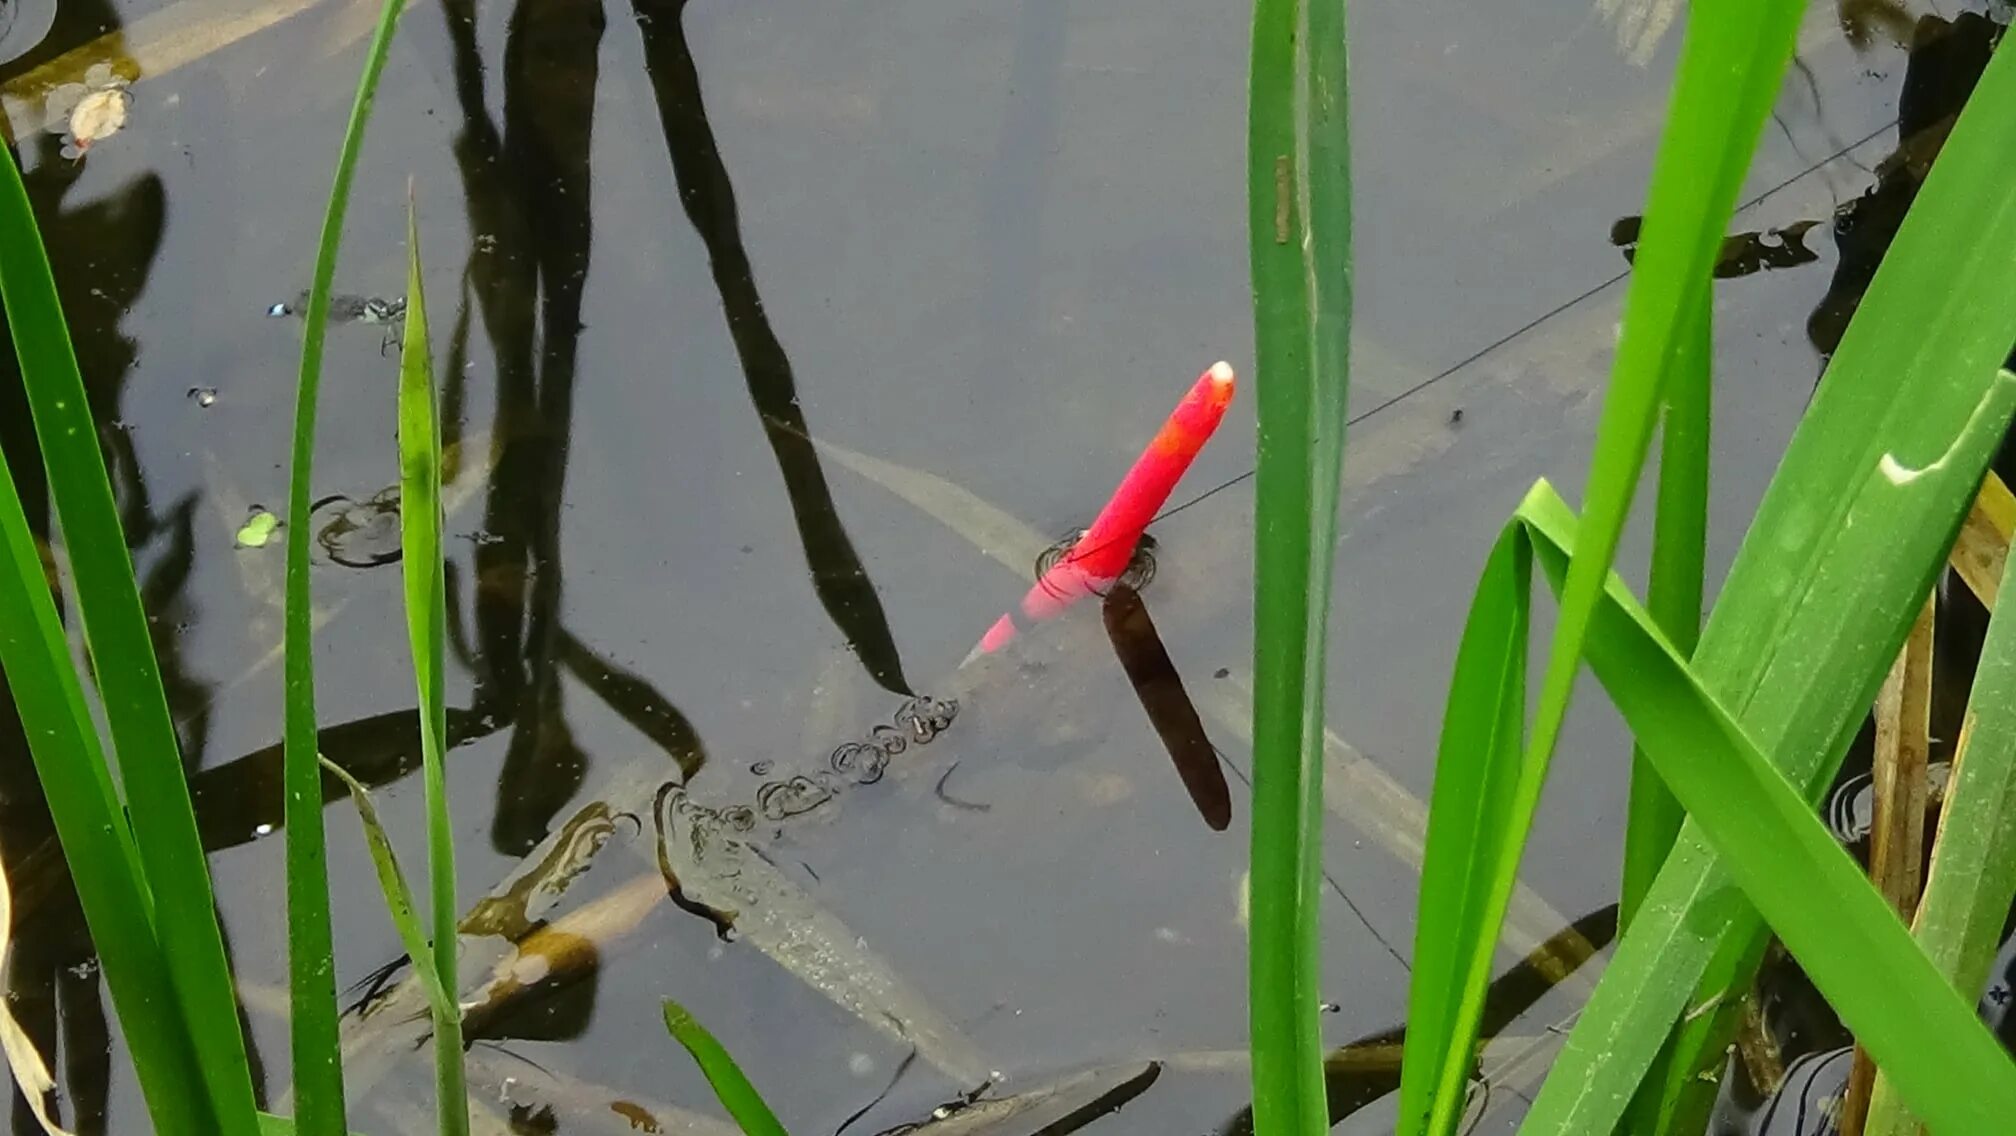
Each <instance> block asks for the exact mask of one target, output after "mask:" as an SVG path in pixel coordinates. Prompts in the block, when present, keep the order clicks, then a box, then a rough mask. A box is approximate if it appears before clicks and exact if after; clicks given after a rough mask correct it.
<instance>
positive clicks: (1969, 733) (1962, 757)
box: [1862, 568, 2016, 1136]
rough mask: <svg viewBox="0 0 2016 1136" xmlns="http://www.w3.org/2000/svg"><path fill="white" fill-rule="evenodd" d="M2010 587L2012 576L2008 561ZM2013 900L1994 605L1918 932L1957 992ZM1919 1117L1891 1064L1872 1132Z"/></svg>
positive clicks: (2000, 615) (2008, 729)
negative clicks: (1904, 1096)
mask: <svg viewBox="0 0 2016 1136" xmlns="http://www.w3.org/2000/svg"><path fill="white" fill-rule="evenodd" d="M2002 579H2003V588H2002V590H2005V591H2006V589H2007V587H2008V584H2009V576H2008V573H2007V569H2006V568H2005V570H2004V573H2003V577H2002ZM2012 897H2016V614H2012V613H2011V612H2010V611H2009V610H2008V609H2007V608H2001V609H1998V610H1997V613H1996V615H1995V616H1994V618H1992V619H1991V620H1990V621H1989V623H1988V636H1987V639H1986V640H1985V641H1984V642H1983V643H1982V645H1981V662H1980V665H1979V667H1978V668H1977V669H1976V670H1975V672H1974V688H1973V690H1972V691H1971V692H1969V694H1968V698H1967V714H1966V718H1965V719H1964V721H1963V723H1962V725H1961V728H1960V741H1959V744H1958V746H1957V748H1956V750H1955V756H1954V761H1953V772H1952V775H1951V778H1950V780H1949V782H1948V786H1947V791H1946V804H1945V806H1944V808H1943V810H1942V811H1941V813H1940V815H1939V836H1938V840H1937V842H1936V844H1935V846H1934V849H1933V853H1932V868H1931V872H1930V874H1929V875H1928V876H1927V877H1926V882H1925V896H1924V899H1923V900H1922V901H1921V902H1920V904H1919V906H1918V916H1917V919H1916V921H1915V922H1914V923H1913V925H1912V926H1913V930H1914V933H1915V936H1916V938H1917V940H1918V945H1919V947H1920V948H1922V949H1923V950H1924V951H1925V954H1926V956H1927V957H1929V958H1930V959H1931V960H1932V965H1933V966H1934V967H1936V968H1937V969H1938V970H1939V972H1940V973H1941V974H1942V975H1944V976H1945V977H1946V980H1947V981H1948V982H1949V983H1951V984H1952V985H1953V986H1954V987H1955V988H1956V989H1958V990H1960V991H1964V992H1970V993H1971V992H1973V991H1977V990H1980V989H1981V988H1982V986H1983V984H1984V983H1986V982H1987V979H1988V970H1989V966H1990V964H1991V963H1992V962H1993V961H1994V958H1995V950H1996V947H1997V946H1998V945H1999V944H2000V942H2001V939H2002V927H2003V923H2004V921H2005V920H2006V919H2007V918H2008V914H2009V903H2010V900H2011V898H2012ZM1913 1124H1914V1119H1913V1117H1912V1116H1911V1114H1910V1113H1909V1111H1908V1110H1906V1109H1905V1107H1904V1102H1903V1100H1902V1099H1901V1098H1900V1096H1899V1095H1898V1092H1897V1087H1896V1085H1895V1084H1894V1083H1893V1082H1892V1081H1891V1079H1890V1077H1889V1075H1888V1070H1887V1069H1886V1070H1884V1071H1882V1072H1881V1073H1880V1074H1879V1076H1878V1077H1877V1080H1876V1089H1875V1092H1874V1094H1873V1095H1872V1096H1871V1098H1870V1102H1869V1117H1868V1120H1867V1122H1866V1123H1865V1124H1864V1125H1863V1129H1862V1130H1863V1132H1864V1133H1866V1134H1867V1136H1908V1133H1910V1132H1912V1131H1914V1128H1913Z"/></svg>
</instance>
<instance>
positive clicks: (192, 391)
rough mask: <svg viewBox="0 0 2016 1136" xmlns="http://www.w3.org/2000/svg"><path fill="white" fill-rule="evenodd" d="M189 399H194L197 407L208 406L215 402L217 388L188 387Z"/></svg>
mask: <svg viewBox="0 0 2016 1136" xmlns="http://www.w3.org/2000/svg"><path fill="white" fill-rule="evenodd" d="M189 397H190V398H193V399H195V400H196V405H198V406H210V405H213V404H214V403H216V401H217V388H216V387H190V388H189Z"/></svg>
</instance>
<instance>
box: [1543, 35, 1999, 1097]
mask: <svg viewBox="0 0 2016 1136" xmlns="http://www.w3.org/2000/svg"><path fill="white" fill-rule="evenodd" d="M2012 99H2016V59H2012V58H2008V57H2005V56H2004V55H2003V54H2002V53H1997V54H1996V55H1995V56H1994V57H1993V58H1992V59H1991V60H1990V62H1989V64H1988V69H1987V72H1986V73H1985V74H1984V75H1983V77H1982V79H1981V81H1980V84H1979V86H1977V87H1976V89H1975V97H1974V98H1973V99H1972V100H1970V101H1969V103H1968V105H1967V108H1966V110H1965V111H1964V112H1963V113H1962V114H1961V115H1960V118H1959V120H1958V122H1957V123H1956V124H1955V126H1954V128H1953V132H1952V134H1951V136H1950V137H1949V140H1948V141H1947V143H1946V145H1945V147H1944V148H1943V150H1942V152H1941V154H1940V156H1939V159H1938V161H1937V162H1936V163H1935V164H1934V166H1933V168H1932V170H1931V172H1930V175H1929V176H1928V177H1927V179H1926V181H1925V185H1924V188H1923V189H1921V190H1920V192H1919V194H1918V197H1917V201H1916V203H1915V204H1914V205H1913V206H1912V209H1911V211H1910V213H1909V214H1908V215H1907V216H1906V218H1905V221H1904V224H1903V226H1902V228H1901V229H1900V230H1899V232H1898V235H1897V239H1896V241H1895V243H1894V244H1893V245H1892V246H1891V248H1890V251H1889V254H1888V255H1887V256H1886V257H1885V258H1884V260H1883V265H1882V267H1881V269H1880V270H1879V271H1878V272H1877V274H1876V277H1875V280H1874V281H1873V282H1872V283H1871V285H1870V288H1869V291H1868V294H1867V296H1866V297H1865V299H1864V300H1863V302H1862V305H1861V307H1860V308H1859V309H1858V311H1857V314H1856V316H1855V319H1854V321H1853V322H1852V323H1851V324H1850V326H1849V328H1848V331H1847V334H1846V336H1845V337H1844V338H1843V340H1842V343H1841V346H1840V349H1839V350H1838V351H1837V352H1836V354H1835V357H1834V361H1833V364H1832V365H1831V366H1830V367H1829V368H1828V371H1827V375H1826V377H1825V379H1824V380H1823V381H1822V382H1821V384H1820V388H1819V390H1818V392H1817V393H1816V395H1815V397H1814V401H1813V404H1812V406H1811V407H1810V408H1809V410H1808V412H1807V414H1806V417H1805V419H1804V420H1803V421H1802V422H1801V424H1800V427H1799V430H1798V432H1797V433H1796V434H1795V435H1794V437H1793V439H1792V443H1791V445H1790V447H1789V449H1788V450H1787V453H1786V456H1785V459H1784V461H1783V462H1782V463H1781V465H1780V467H1779V470H1778V473H1777V475H1776V476H1775V477H1774V478H1773V479H1772V483H1771V486H1770V488H1769V490H1768V491H1767V493H1766V494H1765V497H1764V500H1763V502H1762V504H1761V505H1760V506H1759V509H1758V513H1757V516H1756V518H1755V519H1754V521H1753V522H1752V524H1751V527H1750V533H1749V536H1748V537H1747V538H1746V539H1745V541H1744V543H1743V546H1742V547H1741V548H1740V549H1739V550H1738V553H1737V557H1736V561H1735V563H1734V565H1733V566H1732V567H1731V570H1730V574H1729V577H1728V579H1727V581H1726V582H1725V584H1724V585H1723V588H1722V591H1721V595H1720V597H1719V598H1718V600H1717V602H1716V604H1715V608H1714V610H1713V611H1712V612H1711V613H1710V615H1709V618H1708V622H1707V625H1706V626H1705V627H1704V628H1703V630H1702V636H1701V643H1700V646H1699V648H1698V649H1697V651H1696V652H1695V656H1694V657H1695V664H1696V670H1697V673H1699V674H1700V676H1701V678H1702V681H1703V682H1704V684H1706V685H1707V687H1708V689H1709V690H1710V691H1711V692H1712V693H1713V694H1714V695H1715V696H1716V697H1717V698H1718V699H1719V700H1720V701H1721V703H1722V705H1724V706H1726V707H1728V708H1729V710H1730V711H1731V712H1732V713H1734V714H1735V715H1736V716H1737V717H1738V718H1739V720H1741V722H1742V723H1743V726H1744V728H1745V730H1746V731H1748V733H1749V734H1750V736H1751V737H1752V738H1753V739H1754V740H1755V741H1756V742H1757V744H1758V745H1759V747H1760V748H1762V749H1763V750H1764V752H1766V753H1767V754H1770V755H1772V757H1773V758H1774V760H1778V761H1780V762H1782V763H1783V764H1782V765H1781V768H1782V769H1783V770H1784V772H1785V774H1786V776H1787V777H1788V779H1790V780H1791V781H1792V782H1793V784H1795V785H1800V786H1803V787H1804V788H1805V789H1806V791H1807V792H1808V793H1809V794H1817V793H1818V792H1819V790H1820V787H1821V786H1823V785H1824V784H1825V783H1826V781H1827V780H1828V779H1829V778H1831V777H1832V775H1833V773H1834V771H1835V769H1836V768H1837V767H1838V764H1839V761H1840V758H1841V755H1842V753H1843V752H1844V751H1845V750H1846V748H1847V745H1848V742H1849V740H1850V739H1851V738H1852V736H1853V732H1854V729H1855V727H1856V726H1857V725H1858V724H1859V722H1860V721H1861V718H1862V715H1863V713H1864V711H1865V708H1866V707H1867V706H1868V705H1869V704H1870V702H1871V700H1872V699H1873V697H1874V695H1875V692H1876V688H1877V686H1878V685H1879V684H1880V683H1881V681H1882V677H1883V675H1884V673H1885V672H1886V671H1887V670H1888V668H1889V665H1890V662H1891V660H1892V659H1893V658H1895V656H1896V652H1897V648H1898V646H1899V644H1900V643H1901V642H1902V641H1903V638H1904V635H1905V632H1906V630H1907V629H1908V628H1909V626H1910V623H1911V621H1912V619H1914V618H1915V617H1916V615H1917V612H1918V609H1919V607H1920V605H1922V604H1923V602H1924V598H1925V594H1926V592H1927V591H1928V590H1929V589H1930V587H1931V584H1932V580H1933V578H1934V576H1935V575H1936V573H1937V572H1938V571H1939V570H1940V568H1941V566H1942V565H1943V562H1944V560H1945V550H1946V548H1947V546H1948V545H1949V544H1950V543H1951V540H1952V536H1953V534H1954V532H1955V531H1956V530H1957V529H1958V527H1959V524H1960V520H1961V517H1962V515H1963V514H1964V513H1965V511H1966V508H1967V505H1968V502H1969V501H1970V500H1971V498H1972V497H1973V495H1974V492H1975V489H1976V487H1977V485H1978V484H1979V481H1980V477H1981V473H1982V470H1983V469H1984V468H1985V466H1986V465H1987V461H1988V458H1989V456H1990V455H1991V454H1992V453H1993V451H1994V448H1995V446H1996V445H1997V444H1999V442H2000V440H2001V438H2002V436H2003V432H2004V430H2005V429H2006V427H2007V425H2008V422H2009V416H2010V410H2011V405H2012V397H2011V396H2012V388H2016V380H2011V379H2003V378H1998V372H1997V368H1998V367H1999V366H2000V364H2001V362H2002V360H2003V358H2004V356H2005V355H2006V354H2007V352H2008V350H2009V344H2010V343H2011V342H2016V309H2010V308H2004V307H2000V306H1995V305H1982V304H1980V303H1979V302H1978V297H1980V296H1985V295H2004V294H2009V292H2010V290H2012V289H2016V193H2012V192H2011V190H2010V188H2009V184H2008V180H2007V176H2006V169H2005V168H2004V157H2005V156H2006V155H2007V154H2008V153H2010V152H2011V151H2012V150H2016V113H2011V112H2010V110H2009V107H2010V106H2011V105H2012ZM1729 883H1730V880H1729V876H1728V875H1727V872H1726V869H1725V868H1724V867H1723V866H1722V865H1720V864H1719V863H1718V858H1717V856H1716V853H1715V851H1714V850H1713V848H1712V847H1711V846H1709V845H1708V844H1707V843H1706V842H1705V841H1704V840H1703V839H1702V836H1701V834H1700V833H1699V832H1698V830H1696V829H1694V827H1693V826H1692V825H1691V824H1690V825H1689V826H1688V827H1686V828H1683V830H1682V833H1681V837H1680V839H1679V841H1678V842H1677V843H1676V844H1675V846H1674V848H1673V850H1672V852H1671V853H1670V854H1669V855H1668V858H1667V862H1666V864H1665V866H1664V867H1663V868H1662V869H1661V871H1660V873H1659V877H1658V879H1657V880H1656V881H1655V882H1654V884H1653V886H1652V889H1651V890H1650V892H1648V894H1647V898H1646V902H1645V904H1644V906H1643V907H1641V909H1640V913H1639V917H1638V919H1637V921H1636V922H1635V923H1634V925H1633V927H1632V930H1631V933H1630V934H1629V935H1627V936H1625V937H1624V938H1623V939H1622V940H1621V941H1620V943H1619V945H1618V948H1617V953H1616V956H1615V957H1614V958H1613V960H1612V961H1611V964H1610V967H1609V969H1608V970H1607V971H1606V972H1605V974H1604V976H1603V980H1602V982H1601V983H1600V984H1599V985H1598V988H1597V991H1596V993H1595V995H1594V996H1592V998H1591V1000H1590V1002H1589V1005H1588V1007H1587V1008H1586V1010H1585V1011H1584V1014H1583V1016H1582V1019H1581V1020H1580V1021H1579V1022H1578V1023H1577V1025H1576V1029H1575V1033H1574V1035H1573V1036H1572V1037H1571V1039H1570V1042H1569V1044H1568V1046H1567V1047H1566V1048H1565V1049H1564V1050H1563V1053H1562V1057H1561V1060H1560V1062H1559V1063H1558V1064H1557V1066H1556V1068H1555V1071H1554V1074H1553V1076H1551V1077H1550V1078H1549V1080H1548V1082H1547V1084H1546V1085H1545V1086H1544V1087H1543V1088H1542V1090H1541V1093H1540V1096H1539V1097H1538V1098H1537V1099H1536V1101H1535V1104H1534V1109H1533V1113H1532V1120H1531V1122H1532V1123H1533V1124H1534V1125H1535V1130H1536V1131H1549V1130H1554V1129H1555V1128H1557V1127H1558V1128H1560V1129H1563V1130H1572V1131H1585V1130H1588V1131H1607V1130H1609V1129H1610V1128H1611V1127H1613V1126H1614V1125H1615V1124H1616V1122H1617V1120H1618V1117H1619V1115H1620V1113H1621V1110H1622V1108H1623V1107H1624V1101H1625V1099H1627V1098H1628V1097H1629V1095H1630V1094H1631V1093H1632V1092H1633V1091H1634V1090H1635V1089H1636V1087H1637V1085H1638V1084H1639V1082H1640V1081H1641V1080H1642V1079H1643V1078H1644V1076H1645V1073H1646V1070H1647V1069H1648V1068H1649V1067H1650V1065H1651V1063H1652V1062H1653V1060H1654V1058H1655V1056H1656V1054H1657V1052H1658V1050H1659V1047H1660V1044H1661V1041H1662V1036H1653V1035H1650V1034H1648V1032H1647V1030H1646V1028H1645V1027H1644V1025H1643V1023H1644V1022H1647V1021H1656V1022H1664V1023H1671V1022H1675V1021H1678V1020H1680V1019H1681V1018H1682V1016H1683V1014H1685V1013H1686V1011H1687V1009H1688V1005H1689V1001H1690V999H1693V1004H1694V1006H1695V1007H1696V1008H1704V1007H1709V1006H1710V1004H1711V1003H1712V1004H1714V1005H1719V1006H1723V1007H1725V1008H1726V1007H1728V1006H1731V1005H1733V1004H1734V999H1733V998H1730V997H1728V994H1730V993H1731V992H1734V991H1737V990H1740V988H1741V986H1742V985H1743V984H1744V983H1746V982H1747V980H1748V977H1749V975H1750V973H1751V970H1752V968H1753V964H1754V960H1755V958H1756V957H1757V952H1756V950H1755V949H1754V944H1756V943H1758V942H1760V941H1761V940H1760V938H1759V937H1760V936H1761V935H1762V933H1763V928H1762V925H1761V924H1760V923H1759V922H1758V921H1757V918H1756V915H1755V913H1754V912H1753V911H1750V910H1749V909H1748V907H1747V905H1746V904H1745V903H1744V902H1743V900H1742V897H1741V895H1740V893H1738V892H1737V891H1736V890H1735V889H1733V888H1732V887H1730V886H1729ZM1697 987H1698V989H1699V992H1698V995H1697ZM1728 1025H1729V1023H1728V1019H1727V1016H1726V1015H1725V1014H1717V1013H1712V1012H1702V1013H1699V1014H1697V1015H1695V1016H1694V1017H1693V1018H1692V1019H1691V1021H1690V1023H1689V1028H1688V1035H1689V1036H1687V1037H1686V1038H1683V1039H1681V1041H1680V1042H1679V1043H1678V1046H1677V1048H1678V1050H1679V1053H1678V1057H1679V1059H1678V1060H1677V1061H1676V1062H1675V1063H1674V1066H1673V1071H1672V1074H1671V1080H1673V1081H1674V1082H1675V1083H1676V1084H1680V1083H1686V1084H1690V1085H1691V1084H1693V1083H1694V1082H1695V1081H1696V1078H1695V1073H1696V1072H1698V1071H1699V1070H1702V1069H1704V1068H1707V1067H1708V1066H1709V1065H1711V1064H1715V1063H1718V1062H1719V1060H1720V1056H1721V1053H1722V1051H1723V1046H1724V1045H1725V1044H1726V1041H1727V1036H1728V1033H1727V1030H1728ZM1708 1088H1711V1089H1712V1086H1708ZM1703 1095H1705V1094H1704V1093H1700V1092H1696V1093H1694V1097H1695V1098H1696V1100H1697V1101H1698V1099H1699V1097H1701V1096H1703Z"/></svg>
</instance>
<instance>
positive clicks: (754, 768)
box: [749, 761, 777, 777]
mask: <svg viewBox="0 0 2016 1136" xmlns="http://www.w3.org/2000/svg"><path fill="white" fill-rule="evenodd" d="M776 767H777V763H776V762H774V761H757V762H751V763H750V765H749V772H751V773H754V774H755V775H756V776H758V777H761V776H763V775H764V774H767V773H769V772H770V771H771V770H772V769H775V768H776Z"/></svg>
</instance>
